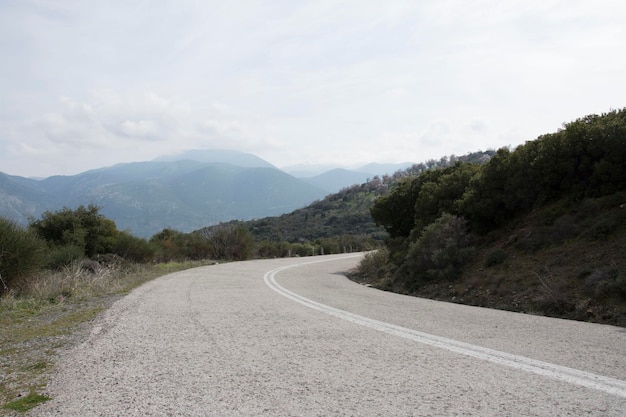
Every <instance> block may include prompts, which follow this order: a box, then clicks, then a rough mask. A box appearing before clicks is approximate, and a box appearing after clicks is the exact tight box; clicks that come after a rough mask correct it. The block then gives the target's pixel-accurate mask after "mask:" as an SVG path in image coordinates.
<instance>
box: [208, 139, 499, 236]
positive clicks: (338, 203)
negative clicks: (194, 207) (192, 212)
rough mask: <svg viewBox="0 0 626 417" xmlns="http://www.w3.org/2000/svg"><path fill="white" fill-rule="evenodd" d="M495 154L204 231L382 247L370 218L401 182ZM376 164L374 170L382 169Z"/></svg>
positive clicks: (411, 170)
mask: <svg viewBox="0 0 626 417" xmlns="http://www.w3.org/2000/svg"><path fill="white" fill-rule="evenodd" d="M494 153H495V152H494V151H478V152H473V153H469V154H467V155H464V156H459V157H456V156H450V157H443V158H441V159H439V160H438V161H435V160H430V161H427V162H425V163H418V164H413V165H412V166H410V167H408V168H405V169H402V170H399V171H397V172H395V173H394V174H393V175H391V176H390V175H383V176H382V177H380V176H378V175H374V176H372V178H371V179H370V180H369V181H367V182H363V183H361V184H356V185H352V186H349V187H344V188H343V189H342V190H341V191H339V192H336V193H333V194H329V195H327V196H326V197H324V198H323V199H322V200H318V201H315V202H313V203H311V204H309V205H308V206H306V207H303V208H300V209H297V210H294V211H292V212H290V213H287V214H283V215H280V216H273V217H266V218H261V219H253V220H249V221H243V222H242V221H233V222H229V223H224V224H218V225H214V226H209V227H206V228H203V229H201V230H200V231H201V232H202V231H204V232H205V233H209V234H211V233H212V231H214V230H217V229H219V228H221V227H224V226H228V225H243V226H244V227H245V228H246V229H247V230H249V231H250V232H251V234H252V236H253V237H254V239H255V240H256V241H264V240H267V241H271V242H289V243H296V242H312V241H315V240H318V239H329V238H341V237H345V236H355V237H358V238H359V239H361V240H369V239H371V240H374V241H377V242H379V243H382V242H383V241H384V240H385V238H386V237H387V233H386V232H385V230H384V228H383V227H381V226H378V225H376V223H375V222H374V219H373V218H372V216H371V214H370V210H371V209H372V207H373V206H374V203H375V201H376V200H377V199H378V198H380V197H383V196H385V195H387V194H388V193H389V190H390V189H393V188H394V187H395V186H396V185H397V184H398V181H401V180H403V179H405V178H407V177H409V176H412V175H415V174H416V173H418V172H425V171H428V170H433V169H438V168H444V167H447V166H451V165H453V164H455V163H457V162H459V161H461V162H465V163H468V164H477V165H480V164H483V163H485V162H487V161H489V158H490V157H491V156H492V155H494ZM381 167H385V166H379V165H376V164H373V165H372V166H370V168H372V169H376V168H381Z"/></svg>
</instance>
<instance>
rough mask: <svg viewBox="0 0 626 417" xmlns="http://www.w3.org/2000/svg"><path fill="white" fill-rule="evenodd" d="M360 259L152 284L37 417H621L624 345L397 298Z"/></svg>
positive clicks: (294, 261)
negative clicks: (361, 275) (355, 270)
mask: <svg viewBox="0 0 626 417" xmlns="http://www.w3.org/2000/svg"><path fill="white" fill-rule="evenodd" d="M359 257H360V255H358V256H355V255H333V256H324V257H315V258H290V259H276V260H261V261H249V262H240V263H230V264H223V265H215V266H209V267H203V268H198V269H193V270H188V271H183V272H179V273H175V274H171V275H168V276H165V277H162V278H160V279H157V280H155V281H152V282H150V283H148V284H146V285H144V286H142V287H140V288H138V289H137V290H135V291H133V292H132V293H131V294H130V295H128V296H127V297H125V298H123V299H122V300H120V301H118V302H117V303H116V304H115V305H114V306H113V307H112V308H111V309H110V310H108V311H107V312H106V313H105V314H104V315H103V316H102V317H101V318H100V319H99V320H98V322H97V323H96V325H95V327H94V330H93V332H92V334H91V336H90V337H89V339H88V340H87V341H86V342H85V343H83V344H82V345H80V346H77V347H76V348H75V349H73V350H72V351H71V352H70V353H69V354H68V355H67V356H66V357H65V358H64V359H63V360H62V361H61V363H60V366H59V371H58V373H57V375H56V376H55V377H54V379H53V381H52V382H51V384H50V385H49V387H48V389H49V395H51V396H52V397H54V400H53V401H50V402H48V403H46V404H44V405H42V406H40V407H38V408H36V409H34V410H33V411H32V412H31V413H30V415H32V416H432V415H442V416H452V415H463V416H469V415H476V416H495V415H498V416H520V415H524V416H556V415H569V416H581V415H585V416H624V415H626V329H623V328H618V327H612V326H604V325H597V324H589V323H580V322H572V321H566V320H559V319H551V318H545V317H537V316H530V315H523V314H516V313H510V312H504V311H496V310H489V309H482V308H476V307H469V306H463V305H456V304H449V303H441V302H435V301H430V300H424V299H419V298H413V297H407V296H402V295H397V294H391V293H386V292H382V291H378V290H375V289H371V288H367V287H364V286H361V285H358V284H355V283H353V282H351V281H349V280H347V279H346V278H345V277H343V276H342V275H341V273H342V272H344V271H347V270H348V269H350V268H351V267H353V266H354V265H355V264H356V263H357V262H358V260H359Z"/></svg>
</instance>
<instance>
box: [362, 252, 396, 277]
mask: <svg viewBox="0 0 626 417" xmlns="http://www.w3.org/2000/svg"><path fill="white" fill-rule="evenodd" d="M388 262H389V250H388V249H387V248H381V249H378V250H376V251H373V252H368V253H366V254H365V256H364V257H363V259H362V260H361V262H359V265H358V266H357V275H359V277H360V278H361V280H362V281H364V282H370V283H372V282H377V281H380V280H384V279H385V278H387V276H388V275H389V265H388Z"/></svg>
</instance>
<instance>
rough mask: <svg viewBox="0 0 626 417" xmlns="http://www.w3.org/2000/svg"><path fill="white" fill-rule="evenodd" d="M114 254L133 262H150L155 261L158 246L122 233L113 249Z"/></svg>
mask: <svg viewBox="0 0 626 417" xmlns="http://www.w3.org/2000/svg"><path fill="white" fill-rule="evenodd" d="M111 249H112V252H113V253H115V254H117V255H119V256H121V257H122V258H124V259H127V260H129V261H133V262H139V263H144V262H149V261H151V260H152V259H154V255H155V254H156V250H157V248H156V246H155V245H153V244H151V243H150V242H148V241H146V240H145V239H141V238H138V237H136V236H133V235H131V234H130V233H128V232H120V233H119V234H118V236H117V239H116V240H115V243H114V244H113V247H112V248H111Z"/></svg>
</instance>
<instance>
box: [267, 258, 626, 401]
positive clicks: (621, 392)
mask: <svg viewBox="0 0 626 417" xmlns="http://www.w3.org/2000/svg"><path fill="white" fill-rule="evenodd" d="M358 256H361V255H354V256H349V257H348V258H351V257H358ZM341 259H346V258H345V257H344V258H341ZM335 260H338V259H337V258H326V259H321V260H315V261H309V262H302V263H299V264H295V265H288V266H283V267H280V268H276V269H273V270H271V271H268V272H267V273H265V275H264V277H263V279H264V280H265V283H266V284H267V286H268V287H270V288H271V289H272V290H274V291H276V292H277V293H279V294H281V295H283V296H285V297H287V298H289V299H291V300H293V301H296V302H298V303H300V304H303V305H305V306H307V307H309V308H312V309H315V310H318V311H321V312H323V313H326V314H330V315H331V316H335V317H338V318H341V319H343V320H347V321H349V322H352V323H355V324H359V325H361V326H366V327H369V328H372V329H375V330H379V331H381V332H385V333H388V334H391V335H394V336H399V337H403V338H405V339H409V340H413V341H415V342H418V343H424V344H427V345H430V346H434V347H437V348H441V349H447V350H449V351H452V352H456V353H460V354H462V355H467V356H471V357H474V358H478V359H483V360H486V361H489V362H493V363H497V364H499V365H503V366H508V367H511V368H515V369H519V370H523V371H527V372H532V373H535V374H539V375H543V376H547V377H549V378H554V379H557V380H560V381H565V382H568V383H570V384H576V385H581V386H583V387H587V388H592V389H595V390H598V391H603V392H605V393H608V394H612V395H617V396H619V397H623V398H626V381H623V380H620V379H616V378H611V377H607V376H603V375H598V374H594V373H591V372H586V371H581V370H578V369H574V368H568V367H566V366H561V365H555V364H552V363H549V362H543V361H539V360H535V359H531V358H527V357H524V356H519V355H514V354H511V353H507V352H501V351H498V350H494V349H489V348H485V347H482V346H477V345H472V344H470V343H465V342H460V341H458V340H454V339H448V338H446V337H440V336H435V335H432V334H429V333H424V332H420V331H417V330H413V329H409V328H406V327H401V326H397V325H395V324H391V323H386V322H383V321H379V320H374V319H371V318H368V317H364V316H360V315H358V314H353V313H350V312H348V311H345V310H340V309H338V308H334V307H331V306H328V305H326V304H322V303H318V302H317V301H313V300H311V299H308V298H305V297H302V296H301V295H298V294H296V293H294V292H292V291H289V290H288V289H286V288H284V287H282V286H281V285H280V284H278V283H277V282H276V274H278V273H279V272H281V271H284V270H286V269H290V268H295V267H300V266H305V265H310V264H315V263H321V262H332V261H335Z"/></svg>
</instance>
